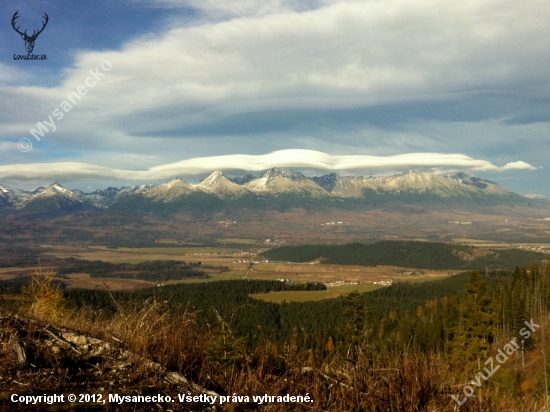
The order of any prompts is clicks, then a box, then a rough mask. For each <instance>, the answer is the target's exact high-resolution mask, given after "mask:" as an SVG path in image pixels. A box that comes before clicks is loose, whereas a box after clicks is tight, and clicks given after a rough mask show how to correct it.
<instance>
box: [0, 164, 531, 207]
mask: <svg viewBox="0 0 550 412" xmlns="http://www.w3.org/2000/svg"><path fill="white" fill-rule="evenodd" d="M201 194H202V195H209V196H215V197H216V198H218V199H224V200H231V199H237V198H241V197H245V196H252V197H254V196H256V197H257V196H276V197H277V196H280V195H287V196H288V195H290V196H296V197H298V198H312V199H322V198H326V199H334V198H355V199H361V198H365V199H368V198H369V197H371V198H372V197H376V196H386V197H388V196H389V197H392V198H396V199H397V198H399V197H400V196H401V197H402V196H404V195H408V196H410V195H414V196H416V197H419V198H422V197H423V196H431V197H434V196H435V197H437V198H440V199H450V198H457V199H474V198H483V197H487V196H489V197H490V196H493V197H494V196H497V197H502V198H503V199H504V198H516V200H517V199H525V201H527V200H530V199H531V200H533V198H531V197H530V198H527V197H521V196H520V195H517V194H515V193H513V192H511V191H509V190H508V189H506V188H505V187H503V186H500V185H498V184H497V183H495V182H492V181H490V180H485V179H481V178H478V177H475V176H470V175H467V174H465V173H458V174H454V175H449V174H446V175H437V174H432V173H427V172H419V171H415V170H409V171H407V172H405V173H399V174H393V175H389V176H370V177H362V176H359V177H355V176H340V175H337V174H336V173H330V174H327V175H323V176H316V177H311V178H310V177H307V176H305V175H304V174H302V173H300V172H296V171H293V170H290V169H286V168H272V169H269V170H267V171H266V172H264V173H263V174H262V175H261V176H259V177H254V176H252V175H247V176H245V177H242V178H232V179H230V178H228V177H227V176H225V175H224V174H223V172H222V171H220V170H217V171H214V172H213V173H212V174H211V175H210V176H208V177H206V178H205V179H203V180H201V181H200V182H199V183H198V184H191V183H188V182H186V181H184V180H182V179H181V178H179V177H176V178H174V179H171V180H170V181H168V182H166V183H162V184H159V185H157V186H153V185H151V184H144V185H141V186H131V187H121V188H113V187H109V188H107V189H105V190H99V189H98V190H96V191H94V192H91V193H84V192H82V191H81V190H78V189H76V190H67V189H65V188H63V187H62V186H61V185H60V184H59V183H57V182H56V183H54V184H53V185H51V186H49V187H48V188H43V187H40V188H37V189H36V190H34V191H32V192H28V191H23V190H19V189H11V188H9V187H7V186H2V185H0V211H4V212H6V211H7V212H10V211H21V212H35V213H36V212H40V211H50V212H58V213H72V212H76V211H85V210H97V209H106V208H109V207H111V206H112V205H113V204H115V203H117V202H118V201H119V200H120V199H122V198H127V197H128V196H134V197H135V196H141V197H142V198H145V199H148V200H150V201H153V202H163V203H171V202H175V201H177V200H179V199H182V198H185V197H189V196H194V195H201ZM535 200H536V199H535Z"/></svg>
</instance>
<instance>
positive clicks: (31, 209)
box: [21, 182, 95, 215]
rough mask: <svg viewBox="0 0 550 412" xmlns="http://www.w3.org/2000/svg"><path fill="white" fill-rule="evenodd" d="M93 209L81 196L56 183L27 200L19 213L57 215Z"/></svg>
mask: <svg viewBox="0 0 550 412" xmlns="http://www.w3.org/2000/svg"><path fill="white" fill-rule="evenodd" d="M94 209H95V207H94V206H93V205H92V204H90V203H89V202H88V201H86V199H84V198H83V197H82V196H80V195H79V194H77V193H74V192H72V191H70V190H67V189H65V188H64V187H63V186H61V185H60V184H59V183H57V182H56V183H54V184H53V185H51V186H50V187H48V188H47V189H45V190H44V191H42V192H40V193H38V194H37V195H34V196H33V197H31V198H30V199H29V200H27V201H26V202H25V204H24V206H23V207H22V208H21V212H23V213H40V214H47V215H50V214H55V215H59V214H70V213H74V212H79V211H83V210H94Z"/></svg>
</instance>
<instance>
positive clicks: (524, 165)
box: [502, 160, 538, 170]
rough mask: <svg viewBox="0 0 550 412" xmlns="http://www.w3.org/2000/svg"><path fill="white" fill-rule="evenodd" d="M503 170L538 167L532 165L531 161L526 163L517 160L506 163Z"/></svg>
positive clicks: (533, 168) (534, 168)
mask: <svg viewBox="0 0 550 412" xmlns="http://www.w3.org/2000/svg"><path fill="white" fill-rule="evenodd" d="M502 169H503V170H536V169H538V168H537V167H533V166H531V165H530V164H529V163H525V162H523V161H521V160H520V161H517V162H510V163H506V164H505V165H504V166H502Z"/></svg>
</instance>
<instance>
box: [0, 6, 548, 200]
mask: <svg viewBox="0 0 550 412" xmlns="http://www.w3.org/2000/svg"><path fill="white" fill-rule="evenodd" d="M16 11H17V12H18V14H17V18H16V19H15V27H16V28H18V30H19V31H20V32H24V31H25V30H27V34H28V35H31V34H32V33H33V30H38V29H40V28H41V27H42V25H43V23H44V21H45V14H47V16H48V21H47V25H46V26H45V27H44V30H43V31H42V32H41V33H40V34H39V35H38V37H37V38H36V40H35V45H34V50H33V52H32V54H34V55H36V56H38V57H41V56H44V55H45V56H46V59H45V60H22V57H25V56H26V55H27V52H26V48H25V41H24V40H23V38H22V36H21V35H20V34H18V33H17V32H16V31H15V30H14V28H13V27H12V24H11V23H12V18H13V16H14V13H15V12H16ZM0 13H1V16H2V23H1V25H0V50H1V53H0V105H1V106H0V184H3V185H6V186H10V187H18V188H27V189H31V188H34V187H37V186H39V185H42V186H44V185H49V184H52V183H53V182H54V181H58V182H59V183H61V184H62V185H64V186H66V187H70V188H80V189H83V190H85V189H96V188H105V187H107V186H122V185H129V184H140V183H146V182H151V183H158V182H162V181H166V180H169V179H170V178H172V177H175V176H180V177H182V178H184V179H185V180H188V181H190V182H196V181H198V180H200V179H201V178H203V177H205V176H206V175H208V174H209V173H210V172H212V171H214V170H217V169H221V170H223V171H224V172H225V173H226V174H228V175H230V176H236V175H243V174H246V173H253V174H259V173H261V171H262V170H266V169H267V168H269V167H275V166H284V167H290V168H292V169H294V170H301V171H304V173H306V174H308V175H321V174H325V173H330V172H336V173H339V174H346V175H363V176H369V175H382V174H389V173H399V172H403V171H406V170H409V169H415V170H424V171H428V172H436V173H449V172H457V171H462V172H466V173H469V174H474V175H476V176H479V177H483V178H487V179H490V180H493V181H496V182H498V183H500V184H502V185H504V186H506V187H508V188H509V189H511V190H513V191H515V192H517V193H520V194H527V193H539V194H543V195H546V196H550V185H549V183H550V170H549V167H548V166H549V165H548V157H549V156H548V155H549V151H548V146H549V143H550V24H548V23H549V19H548V16H550V2H548V1H547V0H524V1H522V2H521V3H518V2H517V1H510V0H475V1H473V0H472V1H462V2H457V1H456V0H453V1H448V0H415V1H412V0H363V1H340V0H311V1H309V0H303V1H294V0H239V1H236V0H224V1H221V0H200V1H199V0H150V1H146V0H117V1H112V0H111V1H104V0H96V1H93V2H82V1H78V2H76V1H67V0H37V1H32V2H30V1H22V0H4V1H2V2H1V3H0Z"/></svg>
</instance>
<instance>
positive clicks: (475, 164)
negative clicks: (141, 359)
mask: <svg viewBox="0 0 550 412" xmlns="http://www.w3.org/2000/svg"><path fill="white" fill-rule="evenodd" d="M272 167H292V168H308V169H316V170H328V171H347V170H353V171H361V170H363V171H369V170H370V171H380V170H381V169H389V170H391V169H397V168H415V167H416V168H452V169H463V170H472V171H489V170H490V171H502V170H510V169H515V170H518V169H530V170H532V169H536V168H535V167H533V166H531V165H530V164H529V163H525V162H523V161H517V162H512V163H508V164H506V165H505V166H503V167H498V166H495V165H494V164H492V163H491V162H489V161H487V160H482V159H473V158H471V157H469V156H466V155H464V154H460V153H457V154H444V153H408V154H400V155H394V156H367V155H330V154H327V153H323V152H318V151H315V150H304V149H287V150H279V151H276V152H272V153H269V154H265V155H245V154H234V155H222V156H208V157H197V158H193V159H187V160H182V161H180V162H176V163H170V164H166V165H161V166H155V167H151V168H149V169H147V170H123V169H115V168H110V167H106V166H96V165H92V164H88V163H78V162H54V163H32V164H13V165H7V166H0V178H8V179H14V180H35V179H39V178H41V179H57V178H59V179H70V180H79V179H98V178H102V179H115V180H161V179H169V178H172V177H174V176H177V175H196V174H203V173H208V172H212V171H214V170H224V171H229V170H244V171H252V172H254V171H256V172H257V171H263V170H267V169H270V168H272Z"/></svg>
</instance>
